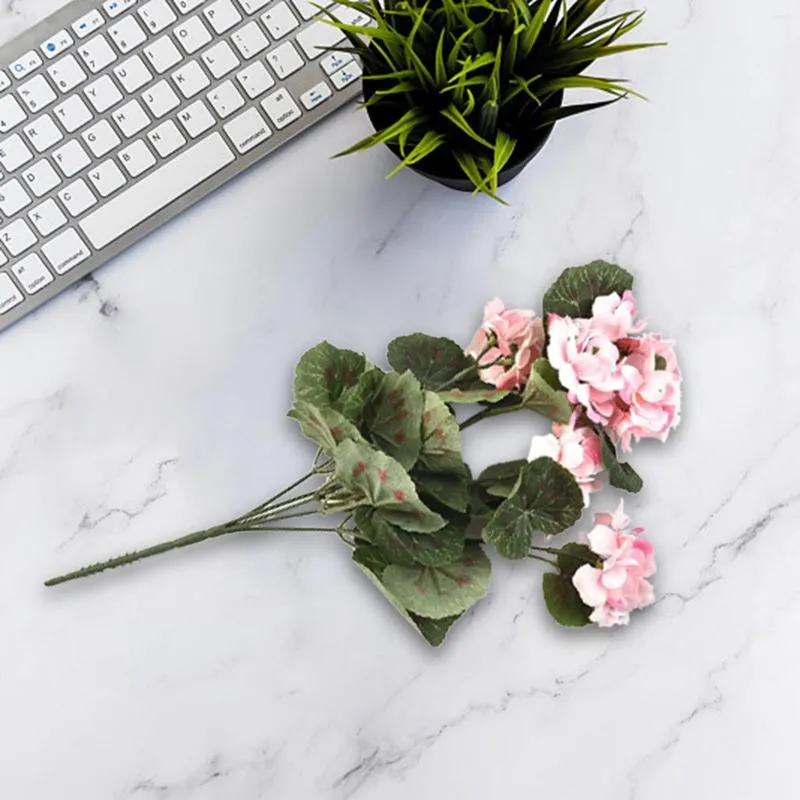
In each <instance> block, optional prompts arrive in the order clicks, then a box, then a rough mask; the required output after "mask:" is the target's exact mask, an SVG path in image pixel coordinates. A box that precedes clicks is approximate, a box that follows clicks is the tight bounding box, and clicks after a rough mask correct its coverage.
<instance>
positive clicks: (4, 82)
mask: <svg viewBox="0 0 800 800" xmlns="http://www.w3.org/2000/svg"><path fill="white" fill-rule="evenodd" d="M9 86H11V81H10V80H9V79H8V76H7V75H6V74H5V72H0V92H2V91H3V89H8V87H9Z"/></svg>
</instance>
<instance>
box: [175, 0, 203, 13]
mask: <svg viewBox="0 0 800 800" xmlns="http://www.w3.org/2000/svg"><path fill="white" fill-rule="evenodd" d="M203 3H205V0H175V5H176V6H178V11H180V12H181V14H189V13H191V12H192V11H194V10H195V9H196V8H200V6H201V5H203Z"/></svg>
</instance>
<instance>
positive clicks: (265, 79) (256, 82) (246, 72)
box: [236, 61, 275, 100]
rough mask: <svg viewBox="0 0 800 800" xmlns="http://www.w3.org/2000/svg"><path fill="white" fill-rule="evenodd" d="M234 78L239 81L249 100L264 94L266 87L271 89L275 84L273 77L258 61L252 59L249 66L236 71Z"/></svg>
mask: <svg viewBox="0 0 800 800" xmlns="http://www.w3.org/2000/svg"><path fill="white" fill-rule="evenodd" d="M236 80H237V81H239V85H240V86H241V87H242V89H244V91H245V93H246V94H247V96H248V97H249V98H250V99H251V100H252V99H253V98H254V97H258V96H259V95H261V94H264V92H266V91H267V89H271V88H272V87H273V86H274V85H275V79H274V78H273V77H272V75H270V74H269V72H268V71H267V68H266V67H265V66H264V65H263V64H262V63H261V62H260V61H254V62H253V63H252V64H250V66H248V67H245V68H244V69H243V70H242V71H241V72H238V73H237V74H236Z"/></svg>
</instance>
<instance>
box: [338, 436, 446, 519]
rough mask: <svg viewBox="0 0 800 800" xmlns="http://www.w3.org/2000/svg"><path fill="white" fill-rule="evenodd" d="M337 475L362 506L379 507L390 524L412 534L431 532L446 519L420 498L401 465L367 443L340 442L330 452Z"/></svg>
mask: <svg viewBox="0 0 800 800" xmlns="http://www.w3.org/2000/svg"><path fill="white" fill-rule="evenodd" d="M333 457H334V459H335V461H336V470H335V474H336V478H337V479H338V481H339V482H340V483H341V484H342V486H344V487H345V488H347V489H349V490H350V491H351V492H352V493H353V494H354V495H355V496H356V498H358V500H359V503H360V504H361V505H369V506H372V507H373V508H380V509H382V511H383V514H384V517H385V518H386V519H387V520H388V521H389V522H391V523H392V524H393V525H397V526H398V527H400V528H402V529H403V530H406V531H412V532H415V533H432V532H433V531H437V530H439V529H440V528H443V527H444V524H445V520H444V519H443V518H442V517H441V516H440V515H439V514H437V513H435V512H434V511H431V509H429V508H428V507H427V506H426V505H425V504H424V503H423V502H422V500H420V499H419V495H418V494H417V490H416V487H415V486H414V482H413V481H412V480H411V477H410V476H409V474H408V473H407V472H406V470H405V469H403V467H402V465H401V464H400V463H398V462H397V461H395V460H394V459H393V458H391V457H390V456H388V455H386V453H383V452H380V451H378V450H375V449H374V448H373V447H371V446H370V445H368V444H366V443H356V442H351V441H345V442H342V443H341V444H340V445H338V446H337V447H336V450H334V452H333Z"/></svg>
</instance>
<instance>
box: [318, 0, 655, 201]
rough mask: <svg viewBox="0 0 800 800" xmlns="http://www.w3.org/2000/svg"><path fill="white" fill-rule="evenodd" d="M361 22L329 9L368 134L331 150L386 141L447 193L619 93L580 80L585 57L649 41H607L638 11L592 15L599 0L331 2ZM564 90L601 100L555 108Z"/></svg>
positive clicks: (638, 17) (513, 160)
mask: <svg viewBox="0 0 800 800" xmlns="http://www.w3.org/2000/svg"><path fill="white" fill-rule="evenodd" d="M340 2H341V4H342V5H344V6H347V7H349V8H352V9H354V10H358V11H361V12H363V13H364V14H366V15H367V16H368V17H369V22H368V24H366V25H353V24H348V23H345V22H342V21H341V20H339V19H337V18H336V14H335V12H329V13H328V18H329V21H330V23H331V24H332V25H334V26H336V27H338V28H339V29H340V30H341V31H342V32H343V33H345V34H346V36H347V38H348V40H349V46H345V47H341V46H340V47H337V48H336V49H338V50H345V51H347V52H350V53H352V54H354V55H355V56H357V57H358V58H359V59H360V61H361V64H362V67H363V70H364V107H365V108H366V110H367V113H368V114H369V117H370V120H371V121H372V124H373V126H374V128H375V133H374V134H372V135H370V136H368V137H366V138H365V139H362V140H361V141H360V142H358V143H356V144H355V145H353V146H352V147H350V148H348V149H347V150H345V151H343V152H342V153H339V154H338V155H345V154H348V153H353V152H356V151H359V150H364V149H366V148H368V147H372V146H374V145H376V144H385V145H387V146H388V147H389V148H390V149H391V150H392V151H393V152H394V153H395V154H396V155H397V156H398V157H399V158H400V164H399V165H398V167H397V168H396V169H395V170H393V171H392V172H391V173H390V175H393V174H394V173H396V172H397V171H398V170H399V169H401V168H402V167H405V166H409V167H412V168H413V169H414V170H416V171H417V172H419V173H421V174H423V175H425V176H426V177H429V178H432V179H433V180H436V181H438V182H440V183H442V184H444V185H446V186H449V187H451V188H453V189H460V190H469V191H475V192H484V193H486V194H488V195H490V196H492V197H494V198H495V199H497V194H496V193H497V187H498V186H500V185H502V184H504V183H506V182H507V181H509V180H511V179H512V178H513V177H515V176H516V175H517V174H519V172H521V171H522V169H523V168H524V167H525V166H526V165H527V164H528V163H529V162H530V160H531V159H532V158H533V157H534V156H535V155H536V154H537V153H538V152H539V150H540V149H541V148H542V146H543V145H544V143H545V141H546V140H547V138H548V137H549V135H550V133H551V131H552V129H553V126H554V124H555V123H556V122H557V121H558V120H561V119H564V118H565V117H569V116H572V115H574V114H579V113H582V112H584V111H589V110H591V109H594V108H599V107H601V106H605V105H608V104H609V103H613V102H615V101H617V100H619V99H621V98H623V97H625V96H627V95H629V94H636V92H633V91H632V90H631V89H629V88H626V86H625V81H624V80H622V79H619V78H606V77H595V76H587V75H584V74H583V73H584V71H585V70H586V69H587V68H588V67H589V66H590V65H591V64H593V63H594V62H595V61H596V60H597V59H600V58H603V57H606V56H612V55H615V54H618V53H622V52H625V51H629V50H638V49H641V48H644V47H651V46H653V45H652V44H649V43H647V44H646V43H634V44H619V43H618V42H619V40H620V39H621V38H622V37H624V36H625V35H626V34H628V33H629V32H630V31H632V30H633V29H634V28H636V27H637V26H638V25H639V24H640V22H641V21H642V17H643V15H644V12H637V11H625V12H622V13H619V14H615V15H613V16H610V17H606V18H604V19H600V20H594V21H593V17H594V15H595V13H596V12H597V11H598V10H599V9H600V8H601V6H603V5H604V4H605V2H606V0H574V2H572V3H571V4H568V2H567V0H385V3H384V4H383V7H382V6H381V5H379V4H378V2H377V0H368V1H367V0H364V1H363V2H358V1H357V0H340ZM567 89H593V90H598V91H600V92H602V93H605V94H607V95H610V97H607V98H604V99H602V100H598V101H595V102H588V103H580V104H574V105H564V104H563V97H564V91H565V90H567Z"/></svg>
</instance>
